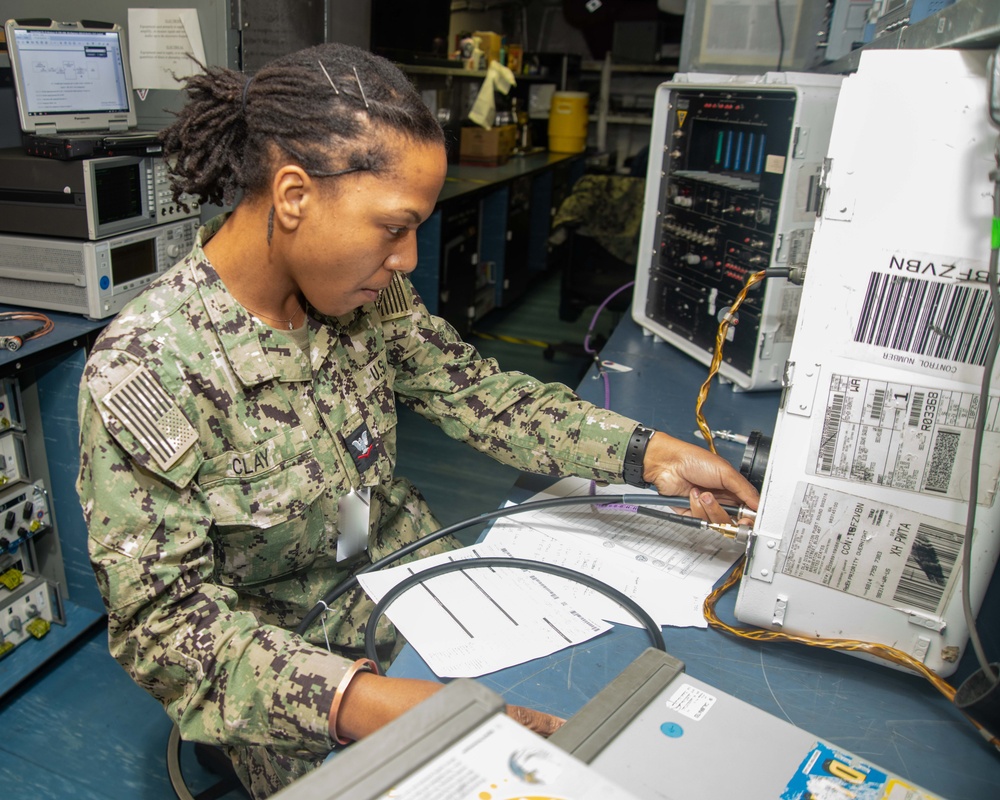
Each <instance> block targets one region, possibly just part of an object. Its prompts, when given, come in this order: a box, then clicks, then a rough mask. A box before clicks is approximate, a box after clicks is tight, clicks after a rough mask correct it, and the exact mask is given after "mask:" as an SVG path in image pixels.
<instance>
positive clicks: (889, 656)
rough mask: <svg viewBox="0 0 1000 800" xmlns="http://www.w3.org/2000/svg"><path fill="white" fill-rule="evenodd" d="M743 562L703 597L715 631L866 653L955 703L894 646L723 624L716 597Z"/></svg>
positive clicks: (934, 677) (949, 689) (939, 682)
mask: <svg viewBox="0 0 1000 800" xmlns="http://www.w3.org/2000/svg"><path fill="white" fill-rule="evenodd" d="M745 563H746V557H745V556H744V557H743V558H741V559H740V561H739V563H737V565H736V568H735V569H734V570H733V571H732V574H731V575H730V576H729V577H728V578H727V579H726V580H725V582H723V583H722V585H720V586H719V587H717V588H716V589H714V590H713V591H712V593H711V594H710V595H709V596H708V597H706V598H705V603H704V605H703V607H702V610H703V612H704V614H705V619H706V620H707V621H708V624H709V625H710V626H712V627H713V628H715V629H716V630H721V631H724V632H725V633H728V634H731V635H732V636H738V637H740V638H741V639H750V640H752V641H755V642H797V643H799V644H805V645H809V646H810V647H822V648H825V649H827V650H845V651H847V652H854V653H865V654H867V655H871V656H874V657H876V658H880V659H882V660H884V661H888V662H890V663H892V664H896V665H897V666H900V667H904V668H906V669H909V670H911V671H913V672H916V673H917V674H918V675H922V676H923V677H924V678H926V679H927V680H928V681H929V682H930V683H931V685H932V686H933V687H934V688H935V689H937V690H938V691H939V692H940V693H941V694H942V695H944V697H945V698H947V700H948V702H949V703H952V704H954V702H955V688H954V687H953V686H952V685H951V684H949V683H948V682H947V681H945V680H944V679H943V678H942V677H941V676H940V675H938V674H937V673H936V672H934V671H933V670H931V669H929V668H928V667H927V665H925V664H923V663H921V662H920V661H917V660H916V659H915V658H913V656H911V655H910V654H909V653H904V652H903V651H902V650H897V649H896V648H895V647H890V646H889V645H884V644H878V643H876V642H863V641H859V640H856V639H827V638H821V637H817V638H812V637H808V636H799V635H797V634H792V633H783V632H781V631H769V630H765V629H763V628H751V627H746V626H739V627H737V626H735V625H730V624H729V623H727V622H723V621H722V620H721V619H720V618H719V616H718V614H716V611H715V606H716V603H718V601H719V598H720V597H722V595H724V594H725V593H726V592H727V591H729V590H730V589H731V588H732V587H733V586H735V585H736V584H737V583H738V582H739V580H740V578H741V577H743V567H744V565H745ZM962 713H963V714H964V715H965V717H966V719H968V720H969V722H971V723H972V725H973V726H974V727H975V728H976V729H977V730H978V731H979V733H980V735H981V736H982V737H983V738H984V739H986V740H987V741H988V742H989V743H990V744H992V745H993V746H994V747H995V748H997V749H1000V739H998V738H997V737H996V736H994V735H993V733H991V732H990V731H989V730H987V729H986V728H984V727H983V726H982V725H980V724H979V723H978V722H977V721H976V720H975V719H973V718H972V717H970V716H969V715H968V714H965V712H962Z"/></svg>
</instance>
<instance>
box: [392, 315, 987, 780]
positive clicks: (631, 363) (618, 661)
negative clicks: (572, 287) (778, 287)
mask: <svg viewBox="0 0 1000 800" xmlns="http://www.w3.org/2000/svg"><path fill="white" fill-rule="evenodd" d="M601 356H602V358H604V359H610V360H613V361H615V362H619V363H620V364H623V365H626V366H628V367H631V368H632V371H631V372H625V373H612V374H611V376H610V381H611V383H610V392H611V403H610V405H611V407H612V408H614V409H615V410H616V411H619V412H621V413H623V414H627V415H629V416H632V417H635V418H636V419H639V420H640V421H642V422H644V423H646V424H648V425H652V426H654V427H656V428H658V429H660V430H663V431H666V432H668V433H670V434H672V435H673V436H676V437H678V438H681V439H685V440H687V441H692V442H693V441H698V440H697V439H696V438H695V436H694V430H695V428H696V426H695V422H694V404H695V398H696V394H697V391H698V387H699V386H700V385H701V383H702V381H703V380H704V378H705V375H706V371H707V368H706V367H705V366H704V365H703V364H701V363H699V362H697V361H695V360H694V359H691V358H689V357H688V356H686V355H684V354H682V353H680V352H679V351H677V350H675V349H674V348H673V347H671V346H670V345H667V344H665V343H662V342H658V341H656V340H655V339H654V338H652V337H648V336H646V335H644V333H643V331H642V329H641V328H640V327H639V326H638V325H636V324H635V323H634V322H633V321H632V320H630V319H627V320H624V321H623V322H622V323H621V324H620V325H619V326H618V328H617V329H616V330H615V332H614V334H613V335H612V337H611V339H610V340H609V342H608V343H607V345H606V346H605V347H604V349H603V350H602V352H601ZM579 393H580V394H581V396H582V397H584V399H587V400H590V401H591V402H594V403H597V404H599V405H603V404H604V384H603V381H602V380H601V379H600V378H599V377H598V376H596V373H595V370H594V369H593V368H592V369H591V371H590V373H589V374H588V375H587V376H586V377H585V378H584V380H583V382H582V383H581V385H580V386H579ZM778 401H779V396H778V393H777V392H758V393H736V392H734V391H733V390H732V389H731V388H730V387H728V386H722V385H718V384H716V385H715V386H713V388H712V391H711V393H710V395H709V398H708V401H707V403H706V405H705V409H704V412H705V416H706V418H707V420H708V422H709V425H710V426H711V427H712V428H713V429H715V430H719V429H731V430H733V431H736V432H742V433H748V432H749V431H750V430H759V431H761V432H762V433H765V434H768V435H770V434H771V433H772V432H773V427H774V420H775V416H776V411H777V407H778ZM716 446H717V449H718V451H719V453H720V454H721V455H723V456H725V457H726V458H728V459H729V460H730V461H731V462H733V463H735V464H736V465H739V463H740V460H741V458H742V455H743V446H742V445H738V444H733V443H730V442H723V441H719V442H717V444H716ZM546 485H547V482H546V481H544V480H542V479H539V478H534V477H532V476H524V477H522V478H521V479H520V480H519V481H518V483H517V484H516V485H515V487H514V488H513V489H512V492H511V499H512V500H515V501H522V500H525V499H527V498H528V497H529V496H530V495H531V494H532V493H533V492H535V491H540V490H541V489H543V488H544V487H545V486H546ZM735 598H736V592H735V589H734V590H732V591H731V592H730V593H729V594H727V595H726V596H724V597H723V598H722V600H721V601H720V602H719V605H718V607H717V608H718V612H719V614H720V616H721V617H722V618H723V619H725V620H727V621H729V622H735V617H734V614H733V609H734V605H735ZM998 621H1000V580H998V579H997V578H996V577H994V579H993V582H992V584H991V586H990V589H989V591H988V593H987V596H986V599H985V601H984V604H983V607H982V610H981V612H980V618H979V622H980V625H979V628H980V635H981V637H982V639H983V644H984V647H985V649H986V653H987V655H988V656H990V657H991V659H992V660H994V661H995V660H997V658H998V657H1000V625H998ZM664 638H665V639H666V647H667V651H668V652H669V653H671V655H673V656H675V657H677V658H679V659H681V660H682V661H684V662H685V664H686V669H687V672H688V674H690V675H692V676H693V677H695V678H698V679H700V680H702V681H704V682H706V683H708V684H711V685H712V686H714V687H716V688H718V689H719V690H721V691H724V692H727V693H729V694H731V695H734V696H736V697H738V698H740V699H741V700H744V701H746V702H748V703H750V704H751V705H753V706H756V707H757V708H760V709H763V710H764V711H767V712H769V713H770V714H773V715H775V716H777V717H779V718H781V719H784V720H787V721H789V722H791V723H792V724H794V725H796V726H797V727H799V728H802V729H804V730H806V731H809V732H810V733H812V734H814V735H815V736H817V737H820V738H823V739H826V740H827V741H829V742H832V743H833V744H836V745H839V746H840V747H843V748H845V749H847V750H850V751H851V752H853V753H855V754H856V755H858V756H860V757H861V758H863V759H866V760H870V761H871V762H874V763H875V764H877V765H879V766H880V767H883V768H885V769H888V770H890V771H892V772H896V773H898V774H900V775H901V776H903V777H905V778H907V779H909V780H911V781H913V782H914V783H917V784H919V785H921V786H923V787H924V788H926V789H928V790H930V791H933V792H936V793H938V794H940V795H942V796H943V797H946V798H949V799H950V800H981V799H982V798H987V797H997V796H1000V754H998V753H997V752H996V751H994V750H993V749H992V748H991V747H989V746H988V745H987V744H986V743H985V742H984V741H983V740H982V739H981V738H980V737H979V736H978V734H977V733H976V732H975V730H974V729H973V728H972V726H971V725H970V724H969V723H968V722H966V720H965V718H964V717H963V716H962V715H961V714H960V713H959V712H958V711H957V710H956V709H955V708H954V707H953V706H951V705H950V704H949V703H948V702H947V701H946V700H945V699H944V697H942V696H941V695H940V694H938V693H937V691H936V690H935V689H933V688H932V687H931V685H930V684H929V683H927V682H926V681H925V680H924V679H922V678H918V677H915V676H913V675H910V674H907V673H903V672H900V671H897V670H894V669H891V668H889V667H886V666H883V665H881V664H876V663H872V662H869V661H865V660H862V659H860V658H857V657H853V656H849V655H844V654H842V653H836V652H832V651H828V650H821V649H818V648H809V647H805V646H802V645H795V644H781V643H759V642H752V641H748V640H743V639H735V638H732V637H730V636H728V635H727V634H723V633H721V632H718V631H715V630H712V629H707V630H705V629H697V628H665V629H664ZM648 644H649V642H648V638H647V636H646V634H645V633H644V632H642V631H639V630H636V629H632V628H628V627H626V626H617V627H615V629H614V630H612V631H610V632H609V633H607V634H604V635H603V636H600V637H598V638H597V639H594V640H592V641H590V642H588V643H586V644H583V645H580V646H577V647H574V648H571V649H568V650H564V651H561V652H559V653H555V654H554V655H552V656H549V657H546V658H542V659H537V660H535V661H532V662H529V663H527V664H521V665H518V666H516V667H511V668H509V669H505V670H502V671H500V672H496V673H493V674H491V675H487V676H485V677H483V678H480V679H479V680H480V682H481V683H483V684H484V685H486V686H488V687H489V688H491V689H493V690H494V691H496V692H498V693H499V694H501V695H502V696H503V697H504V698H505V700H506V701H507V702H509V703H512V704H517V705H525V706H531V707H535V708H539V709H541V710H543V711H547V712H549V713H552V714H556V715H559V716H563V717H568V716H571V715H572V714H574V713H576V712H577V711H578V710H579V709H580V708H581V707H582V706H583V705H584V704H585V703H586V702H587V701H588V700H589V699H590V698H592V697H593V696H594V695H595V694H596V693H597V692H598V691H599V690H600V689H601V688H603V687H604V686H605V685H606V684H607V683H609V682H610V681H611V680H613V679H614V678H615V677H616V676H617V675H618V674H619V673H620V672H621V670H622V669H624V668H625V667H626V666H627V665H628V664H629V663H630V662H631V661H632V660H633V659H634V658H635V657H636V656H638V655H639V653H640V652H641V651H642V650H643V649H644V648H645V647H647V646H648ZM976 666H977V665H976V663H975V659H974V656H973V653H972V652H971V648H969V650H968V651H967V652H966V653H965V656H964V658H963V660H962V662H961V664H960V666H959V669H958V671H957V672H956V674H955V675H954V676H953V677H952V679H951V681H952V683H953V685H956V686H957V685H959V684H960V683H961V681H962V680H964V678H965V677H967V676H968V675H969V674H970V673H971V672H973V671H974V670H975V669H976ZM390 674H392V675H405V676H409V677H423V678H429V679H436V678H435V676H434V675H433V673H432V672H431V671H430V669H429V668H428V667H427V666H426V665H425V664H424V663H423V662H422V660H421V659H420V658H419V656H417V655H416V654H415V652H414V651H413V650H412V649H411V648H409V647H407V648H405V650H404V652H403V653H402V654H401V655H400V657H399V658H398V659H397V660H396V662H395V663H394V664H393V667H392V668H391V669H390ZM753 735H754V733H753V731H752V730H748V731H746V736H747V737H752V736H753ZM711 760H715V761H716V763H718V766H719V768H723V769H724V768H725V754H724V752H716V753H712V754H706V761H707V762H708V761H711ZM665 780H669V778H668V777H667V776H665Z"/></svg>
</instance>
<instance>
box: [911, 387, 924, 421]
mask: <svg viewBox="0 0 1000 800" xmlns="http://www.w3.org/2000/svg"><path fill="white" fill-rule="evenodd" d="M924 397H925V395H924V393H923V392H914V393H913V403H912V404H911V405H910V420H909V422H908V423H907V425H909V426H910V427H911V428H916V427H918V426H919V425H920V417H921V415H922V414H923V413H924Z"/></svg>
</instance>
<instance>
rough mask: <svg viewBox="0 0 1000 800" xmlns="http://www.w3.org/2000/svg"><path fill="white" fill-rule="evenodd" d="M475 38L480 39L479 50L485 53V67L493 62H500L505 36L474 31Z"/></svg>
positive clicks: (491, 32) (490, 32)
mask: <svg viewBox="0 0 1000 800" xmlns="http://www.w3.org/2000/svg"><path fill="white" fill-rule="evenodd" d="M472 36H473V38H476V37H478V38H479V49H480V50H482V51H483V56H484V60H485V61H486V64H485V66H486V67H488V66H489V65H490V62H491V61H499V60H500V49H501V48H502V47H503V36H501V35H500V34H499V33H494V32H493V31H473V32H472Z"/></svg>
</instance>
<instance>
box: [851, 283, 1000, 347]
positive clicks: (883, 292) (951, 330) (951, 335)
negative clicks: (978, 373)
mask: <svg viewBox="0 0 1000 800" xmlns="http://www.w3.org/2000/svg"><path fill="white" fill-rule="evenodd" d="M992 330H993V312H992V309H991V308H990V298H989V289H988V288H987V287H984V286H968V285H964V284H954V283H941V282H938V281H928V280H924V279H923V278H913V277H908V276H903V275H887V274H885V273H881V272H874V273H872V275H871V277H870V278H869V280H868V290H867V292H866V293H865V300H864V304H863V305H862V308H861V315H860V318H859V320H858V325H857V328H856V329H855V332H854V341H855V342H858V343H859V344H870V345H875V346H877V347H885V348H888V349H890V350H902V351H904V352H907V353H914V354H916V355H922V356H930V357H933V358H940V359H944V360H946V361H957V362H960V363H962V364H972V365H975V366H980V367H981V366H983V364H984V362H985V359H986V349H987V345H988V344H989V340H990V336H991V335H992Z"/></svg>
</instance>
